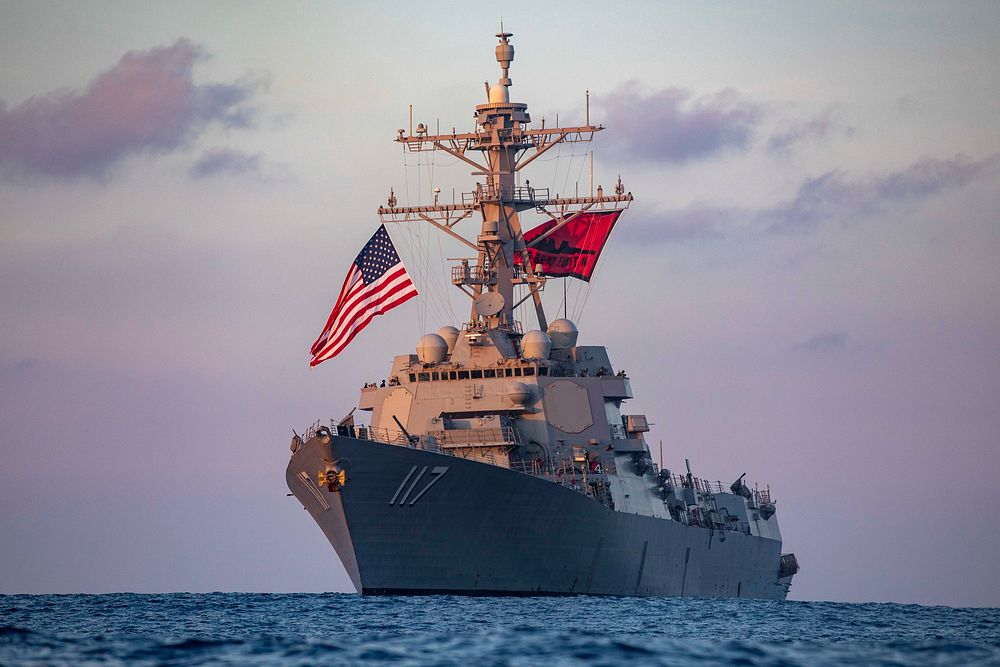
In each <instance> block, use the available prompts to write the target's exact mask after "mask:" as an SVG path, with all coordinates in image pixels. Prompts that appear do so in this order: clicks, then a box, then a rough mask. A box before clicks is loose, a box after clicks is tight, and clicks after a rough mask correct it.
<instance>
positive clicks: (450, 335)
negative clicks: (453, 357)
mask: <svg viewBox="0 0 1000 667" xmlns="http://www.w3.org/2000/svg"><path fill="white" fill-rule="evenodd" d="M437 335H438V336H441V338H444V342H445V343H447V344H448V354H451V353H452V352H454V351H455V343H456V342H457V341H458V329H456V328H455V327H452V326H447V327H441V328H440V329H438V330H437Z"/></svg>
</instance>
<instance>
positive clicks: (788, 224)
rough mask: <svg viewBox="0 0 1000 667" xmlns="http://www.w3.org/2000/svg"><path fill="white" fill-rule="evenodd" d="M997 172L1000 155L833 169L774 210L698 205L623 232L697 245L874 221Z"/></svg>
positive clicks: (655, 215)
mask: <svg viewBox="0 0 1000 667" xmlns="http://www.w3.org/2000/svg"><path fill="white" fill-rule="evenodd" d="M998 169H1000V154H995V155H992V156H990V157H987V158H985V159H982V160H970V159H969V158H967V157H965V156H961V155H957V156H955V157H953V158H950V159H947V160H941V159H937V158H930V157H928V158H924V159H922V160H918V161H917V162H914V163H913V164H911V165H910V166H908V167H906V168H904V169H901V170H898V171H892V172H888V173H884V174H875V175H869V176H866V177H861V178H851V177H849V176H848V175H847V174H845V173H844V172H842V171H830V172H827V173H825V174H823V175H821V176H818V177H816V178H810V179H807V180H806V181H805V182H803V183H802V185H800V186H799V189H798V191H797V192H796V193H795V196H794V197H792V198H791V199H789V200H787V201H784V202H779V203H777V204H775V205H773V206H769V207H764V208H757V209H754V208H742V207H735V206H730V207H727V206H720V205H717V204H711V203H695V204H691V205H689V206H685V207H683V208H678V209H671V210H661V211H654V212H651V213H649V214H646V215H643V216H641V217H639V218H638V219H637V220H636V224H634V225H627V226H626V227H625V228H624V229H623V234H624V236H625V238H634V239H635V240H636V241H639V240H642V241H643V242H656V241H658V242H662V243H697V242H706V241H712V240H717V239H722V238H726V237H740V238H745V237H746V236H747V235H750V236H767V235H777V234H788V233H793V232H803V231H809V230H812V229H815V228H818V227H819V226H820V225H822V224H823V223H825V222H829V221H836V222H842V223H845V224H846V223H851V222H856V221H858V220H862V219H865V218H870V217H871V216H873V215H876V214H878V213H880V212H882V211H885V210H887V209H889V208H890V207H892V206H899V205H903V204H906V203H912V202H917V201H920V200H923V199H926V198H928V197H931V196H933V195H935V194H937V193H939V192H942V191H944V190H948V189H955V188H961V187H963V186H965V185H968V184H969V183H972V182H973V181H977V180H982V179H985V178H992V177H995V176H996V174H997V172H998Z"/></svg>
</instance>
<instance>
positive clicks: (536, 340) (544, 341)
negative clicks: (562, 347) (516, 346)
mask: <svg viewBox="0 0 1000 667" xmlns="http://www.w3.org/2000/svg"><path fill="white" fill-rule="evenodd" d="M551 351H552V339H551V338H549V335H548V334H547V333H545V332H544V331H538V330H537V329H536V330H534V331H529V332H528V333H526V334H524V336H523V337H522V338H521V356H522V357H524V358H525V359H548V358H549V352H551Z"/></svg>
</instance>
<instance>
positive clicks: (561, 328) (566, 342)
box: [549, 319, 580, 350]
mask: <svg viewBox="0 0 1000 667" xmlns="http://www.w3.org/2000/svg"><path fill="white" fill-rule="evenodd" d="M549 336H550V337H551V338H552V349H553V350H567V349H569V348H571V347H576V339H577V338H578V337H579V336H580V331H579V329H577V328H576V325H575V324H573V323H572V322H570V321H569V320H567V319H559V320H556V321H555V322H553V323H552V324H550V325H549Z"/></svg>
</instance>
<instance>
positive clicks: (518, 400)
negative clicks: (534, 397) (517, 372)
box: [507, 382, 531, 405]
mask: <svg viewBox="0 0 1000 667" xmlns="http://www.w3.org/2000/svg"><path fill="white" fill-rule="evenodd" d="M507 397H508V398H509V399H510V400H511V401H512V402H513V403H514V405H526V404H527V403H528V401H530V400H531V389H529V388H528V385H526V384H524V383H523V382H511V383H510V384H508V385H507Z"/></svg>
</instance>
